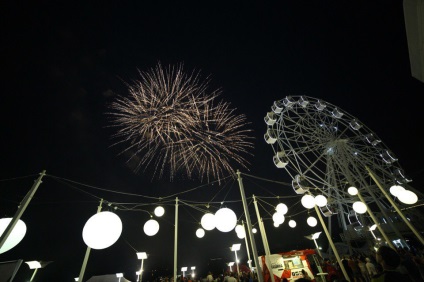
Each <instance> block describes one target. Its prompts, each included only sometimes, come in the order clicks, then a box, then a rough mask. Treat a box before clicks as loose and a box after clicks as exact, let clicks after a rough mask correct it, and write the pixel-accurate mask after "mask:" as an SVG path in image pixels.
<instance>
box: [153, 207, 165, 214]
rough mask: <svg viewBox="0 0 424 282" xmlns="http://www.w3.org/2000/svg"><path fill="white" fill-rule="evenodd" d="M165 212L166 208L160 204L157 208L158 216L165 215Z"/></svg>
mask: <svg viewBox="0 0 424 282" xmlns="http://www.w3.org/2000/svg"><path fill="white" fill-rule="evenodd" d="M164 213H165V209H164V208H163V207H161V206H159V207H156V208H155V215H156V216H157V217H161V216H162V215H164Z"/></svg>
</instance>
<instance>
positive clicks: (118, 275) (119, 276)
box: [116, 273, 124, 282]
mask: <svg viewBox="0 0 424 282" xmlns="http://www.w3.org/2000/svg"><path fill="white" fill-rule="evenodd" d="M116 277H118V278H119V280H118V281H119V282H121V277H124V274H122V273H116Z"/></svg>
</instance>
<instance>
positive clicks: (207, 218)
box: [200, 213, 216, 231]
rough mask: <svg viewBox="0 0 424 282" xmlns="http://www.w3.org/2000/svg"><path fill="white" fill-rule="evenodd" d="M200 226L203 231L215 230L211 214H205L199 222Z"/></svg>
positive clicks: (213, 218) (213, 216) (213, 217)
mask: <svg viewBox="0 0 424 282" xmlns="http://www.w3.org/2000/svg"><path fill="white" fill-rule="evenodd" d="M200 224H201V225H202V227H203V229H205V230H208V231H210V230H212V229H214V228H215V226H216V224H215V215H214V214H213V213H205V214H204V215H203V216H202V219H201V220H200Z"/></svg>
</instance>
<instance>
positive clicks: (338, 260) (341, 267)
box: [314, 205, 350, 281]
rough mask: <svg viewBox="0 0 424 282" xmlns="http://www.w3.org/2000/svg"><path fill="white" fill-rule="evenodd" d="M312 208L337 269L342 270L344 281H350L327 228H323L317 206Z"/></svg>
mask: <svg viewBox="0 0 424 282" xmlns="http://www.w3.org/2000/svg"><path fill="white" fill-rule="evenodd" d="M314 207H315V212H316V214H317V216H318V218H319V221H320V223H321V226H322V229H324V233H325V235H326V236H327V240H328V242H329V243H330V246H331V249H332V250H333V253H334V255H335V256H336V259H337V262H338V264H339V267H340V269H341V270H342V273H343V276H344V278H345V279H346V281H350V280H349V275H347V272H346V268H345V267H344V265H343V263H342V260H341V259H340V256H339V252H338V251H337V249H336V246H335V245H334V242H333V239H331V235H330V233H329V232H328V229H327V226H325V222H324V220H323V219H322V216H321V212H320V211H319V210H318V207H317V205H315V206H314Z"/></svg>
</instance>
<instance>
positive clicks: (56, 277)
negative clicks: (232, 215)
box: [0, 1, 424, 281]
mask: <svg viewBox="0 0 424 282" xmlns="http://www.w3.org/2000/svg"><path fill="white" fill-rule="evenodd" d="M85 2H86V1H76V2H75V1H70V2H66V3H53V1H52V3H49V2H47V1H41V2H39V1H37V3H35V2H29V1H28V3H26V2H25V1H21V2H13V3H8V4H4V3H3V4H1V8H0V11H1V12H0V13H1V14H0V19H1V24H0V26H1V28H0V30H1V38H2V44H1V46H0V51H1V52H0V56H1V60H0V62H1V69H2V76H1V78H2V82H1V83H0V87H1V88H0V89H1V93H2V95H1V102H0V107H1V110H0V115H1V120H2V146H1V147H0V153H1V164H2V166H1V168H2V169H1V172H0V180H4V181H1V182H0V187H1V189H0V192H1V194H0V195H1V196H0V213H1V216H2V217H11V216H13V214H14V212H15V211H16V208H17V205H18V204H19V202H20V200H21V199H22V198H23V196H24V195H25V193H26V192H27V191H28V189H29V188H30V187H31V185H32V183H33V180H35V179H36V178H37V174H38V173H39V172H41V171H42V170H46V171H47V174H48V175H51V176H56V177H62V178H66V179H71V180H74V181H77V182H80V183H84V184H88V185H92V186H96V187H100V188H104V189H110V190H115V191H122V192H128V193H136V194H142V195H150V196H168V195H171V194H175V193H178V192H180V191H185V190H188V189H190V188H194V187H197V186H199V185H200V183H198V182H196V181H184V180H181V179H177V180H176V181H174V182H173V183H169V182H168V181H167V180H166V179H162V180H153V181H152V180H151V179H150V178H149V175H148V173H145V174H143V173H140V174H134V173H133V172H132V171H131V170H130V169H129V168H128V167H127V165H126V164H125V159H124V158H122V157H119V156H118V153H119V148H116V147H112V148H111V145H112V143H113V141H112V140H111V135H112V134H113V130H111V129H110V128H107V127H106V126H107V125H108V121H107V119H106V116H105V112H106V111H107V105H108V104H109V103H110V102H111V101H113V99H114V97H115V95H116V94H122V95H124V94H125V93H126V86H125V84H124V83H123V81H130V80H131V79H133V78H137V69H140V70H147V69H149V68H151V67H153V66H155V65H156V64H157V63H158V62H161V63H162V64H163V65H169V64H178V63H184V68H185V69H186V70H188V71H191V70H193V69H196V70H201V72H202V74H203V75H204V76H208V75H210V77H211V80H212V83H211V87H212V88H221V89H222V95H221V97H220V98H221V99H223V100H225V101H228V102H230V103H231V105H232V106H233V107H234V108H237V111H238V113H243V114H246V116H247V119H248V120H249V122H251V127H252V128H253V130H254V135H255V138H256V140H255V149H254V151H253V154H254V157H251V158H250V159H249V160H250V162H251V165H250V166H249V168H250V171H245V173H248V174H251V175H255V176H258V177H262V178H266V179H272V180H276V181H283V182H290V179H289V178H288V176H287V175H286V174H285V173H284V171H282V170H278V169H277V168H276V167H275V166H274V165H273V163H272V154H273V153H272V150H271V148H270V147H269V145H267V144H266V143H265V142H264V141H263V134H264V132H265V130H266V125H265V123H264V122H263V117H264V116H265V115H266V113H267V112H268V111H269V110H270V107H271V105H272V103H273V102H274V101H275V100H280V99H283V98H284V97H286V96H287V95H307V96H311V97H316V98H320V99H323V100H325V101H327V102H329V103H331V104H334V105H337V106H338V107H340V108H341V109H343V110H344V111H346V112H348V113H350V114H351V115H353V116H355V117H357V118H358V119H359V120H360V121H362V122H363V123H364V124H366V125H367V126H368V127H369V128H370V129H372V130H373V131H374V132H375V133H376V134H377V135H378V136H379V137H380V138H381V139H382V140H383V142H384V143H385V144H386V145H387V146H388V147H389V148H390V149H391V150H392V151H393V152H394V153H395V154H396V156H397V157H398V158H399V163H400V165H401V166H402V167H403V168H404V170H405V171H406V172H407V174H408V175H409V176H410V177H411V178H412V179H413V180H414V182H413V183H412V184H413V186H414V187H415V188H416V189H421V191H422V188H421V186H422V185H423V184H424V175H423V167H422V162H421V161H422V159H424V151H423V149H422V142H421V139H420V137H419V136H420V135H421V134H420V131H421V130H422V124H423V121H424V119H423V117H422V114H421V108H422V106H421V105H422V103H420V102H419V101H417V100H418V99H419V97H420V96H422V94H423V93H424V84H423V83H422V82H419V81H418V80H416V79H414V78H412V77H411V75H410V69H409V58H408V46H407V42H406V34H405V27H404V20H403V11H402V3H401V1H372V3H370V2H369V1H356V2H351V1H324V2H322V1H321V2H319V3H318V2H316V3H311V2H310V1H284V2H293V3H278V4H277V3H276V2H277V1H273V2H268V3H244V2H242V1H234V2H233V3H224V4H222V3H221V4H218V3H216V2H213V1H198V2H196V3H188V2H184V1H176V2H171V1H170V3H166V2H163V1H116V2H109V1H108V3H100V2H99V3H94V2H92V3H85ZM23 176H29V177H24V178H22V179H14V180H7V181H6V179H11V178H15V177H18V178H19V177H23ZM255 182H256V183H257V185H253V183H252V182H248V181H247V180H245V189H246V195H247V196H248V197H250V196H251V195H252V194H255V195H258V196H264V197H271V196H275V195H280V196H284V195H287V196H294V192H293V191H292V190H291V189H290V188H289V189H287V187H285V186H282V185H277V184H272V183H267V182H263V181H259V180H255ZM75 187H78V188H79V189H83V190H84V191H88V192H89V193H90V194H94V195H96V196H98V197H102V198H104V199H106V200H108V201H110V202H138V203H151V202H152V201H147V200H146V199H143V198H140V197H130V196H123V195H118V194H115V193H107V192H104V191H99V190H95V189H91V188H87V187H82V186H79V185H75ZM218 191H219V192H218ZM215 195H216V198H214V201H229V200H236V201H237V202H235V203H229V202H228V203H227V205H228V207H232V208H234V209H235V210H237V211H238V213H237V215H238V216H241V214H242V211H241V210H242V208H241V203H240V202H239V193H238V186H237V183H236V182H230V183H228V184H227V185H225V186H224V185H222V186H219V185H218V184H215V185H214V186H208V187H206V188H202V189H199V190H196V191H195V192H192V193H187V194H183V195H181V196H179V197H180V198H181V199H186V200H194V201H199V202H207V201H210V200H211V199H212V198H213V197H214V196H215ZM297 200H299V199H297ZM267 201H269V202H270V203H271V204H273V205H275V204H276V203H278V200H277V199H267ZM287 201H289V200H287ZM290 201H291V202H288V204H289V207H290V205H291V204H292V205H294V203H295V200H290ZM97 205H98V201H97V200H96V199H94V198H93V197H91V196H90V195H88V194H87V193H83V192H81V191H80V190H77V189H73V188H72V187H69V186H68V185H65V184H64V183H61V182H58V181H56V180H55V179H54V178H52V177H48V176H46V177H45V179H44V182H43V183H42V184H41V186H40V188H39V191H38V192H37V194H36V196H35V197H34V199H33V201H32V202H31V204H30V206H29V207H28V209H27V211H26V212H25V214H24V215H23V217H22V219H23V220H24V221H25V222H26V224H27V227H28V231H27V234H26V237H25V238H24V239H23V241H22V242H21V243H20V244H19V245H18V246H16V247H15V248H14V249H12V250H10V251H9V252H6V253H4V254H1V255H0V261H6V260H15V259H24V260H26V261H27V260H46V261H54V262H53V263H52V264H51V265H49V266H48V267H46V268H45V269H43V270H42V271H40V272H39V274H37V277H38V278H39V279H40V281H73V278H74V277H77V276H78V274H79V271H80V267H81V264H82V260H83V257H84V254H85V249H86V246H85V244H84V242H83V240H82V238H81V232H82V228H83V226H84V224H85V222H86V220H87V219H88V218H89V217H90V216H91V215H92V214H94V213H95V212H96V209H97ZM215 206H216V205H215ZM144 208H145V209H146V210H149V211H153V208H154V206H146V207H144ZM104 210H107V206H105V207H104ZM263 212H264V214H265V215H266V212H265V211H263ZM268 212H271V211H270V207H269V206H268ZM289 213H290V212H289ZM117 214H118V215H119V216H120V217H121V219H122V221H123V225H124V227H123V228H124V231H123V235H122V236H121V238H120V239H119V240H118V242H117V243H116V244H115V245H113V246H112V247H110V248H108V249H106V250H102V251H92V253H91V256H90V259H89V262H88V267H87V270H86V276H85V277H86V278H89V277H90V276H91V275H100V274H111V273H116V272H124V273H125V277H126V278H127V279H129V280H134V279H135V275H134V272H135V271H136V269H137V267H139V261H138V260H137V258H136V255H135V251H134V249H133V248H135V249H137V250H138V251H146V252H148V253H149V254H150V258H149V259H148V260H146V261H145V268H146V271H149V269H151V268H155V267H164V268H169V273H171V272H172V267H173V263H172V258H173V220H174V207H173V205H172V204H169V205H167V206H166V216H165V218H163V219H160V220H159V222H160V224H161V230H160V231H159V233H158V235H156V236H154V237H148V236H146V235H144V233H143V231H142V226H143V224H144V222H145V221H146V220H147V219H148V214H147V213H145V212H130V211H117ZM252 214H253V207H251V215H252ZM200 217H201V213H199V212H198V211H196V210H195V209H192V208H189V207H184V206H181V207H180V220H181V226H180V232H179V237H180V245H179V250H180V253H179V259H178V269H180V267H181V266H188V267H190V266H192V265H196V266H197V268H198V269H199V270H200V271H206V270H207V269H208V266H207V264H208V262H211V260H210V258H217V257H220V258H223V260H224V261H226V260H228V261H229V260H231V258H232V253H231V252H230V251H229V249H228V247H230V246H231V245H232V244H233V243H235V242H238V241H239V239H237V237H236V235H235V233H234V232H230V233H228V234H224V233H220V232H218V231H216V230H215V231H212V232H210V233H207V234H206V236H205V237H204V238H203V239H202V240H199V239H197V238H196V237H195V235H194V232H195V230H196V229H197V223H196V221H199V220H200ZM252 221H253V222H256V220H252ZM266 224H267V227H268V229H267V230H269V231H268V232H267V233H268V236H269V241H270V248H271V252H283V251H288V250H292V249H296V248H310V247H313V244H312V242H311V241H308V240H306V239H303V236H304V235H308V234H311V233H312V232H315V231H318V230H319V228H318V227H316V228H309V227H304V226H301V224H300V223H299V221H298V227H297V228H296V229H295V230H294V231H293V230H289V229H290V228H289V227H288V226H287V224H286V223H285V225H284V226H281V227H280V228H279V229H274V228H273V227H272V226H271V222H269V221H267V222H266ZM268 225H269V226H268ZM335 237H337V236H335ZM256 242H257V246H258V250H259V252H261V250H262V253H263V247H262V242H261V241H260V240H257V241H256ZM323 244H325V242H323ZM242 249H243V250H242V251H241V252H240V256H241V259H242V260H246V257H247V256H246V252H245V250H244V241H242ZM144 279H148V278H147V277H146V278H144Z"/></svg>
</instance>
